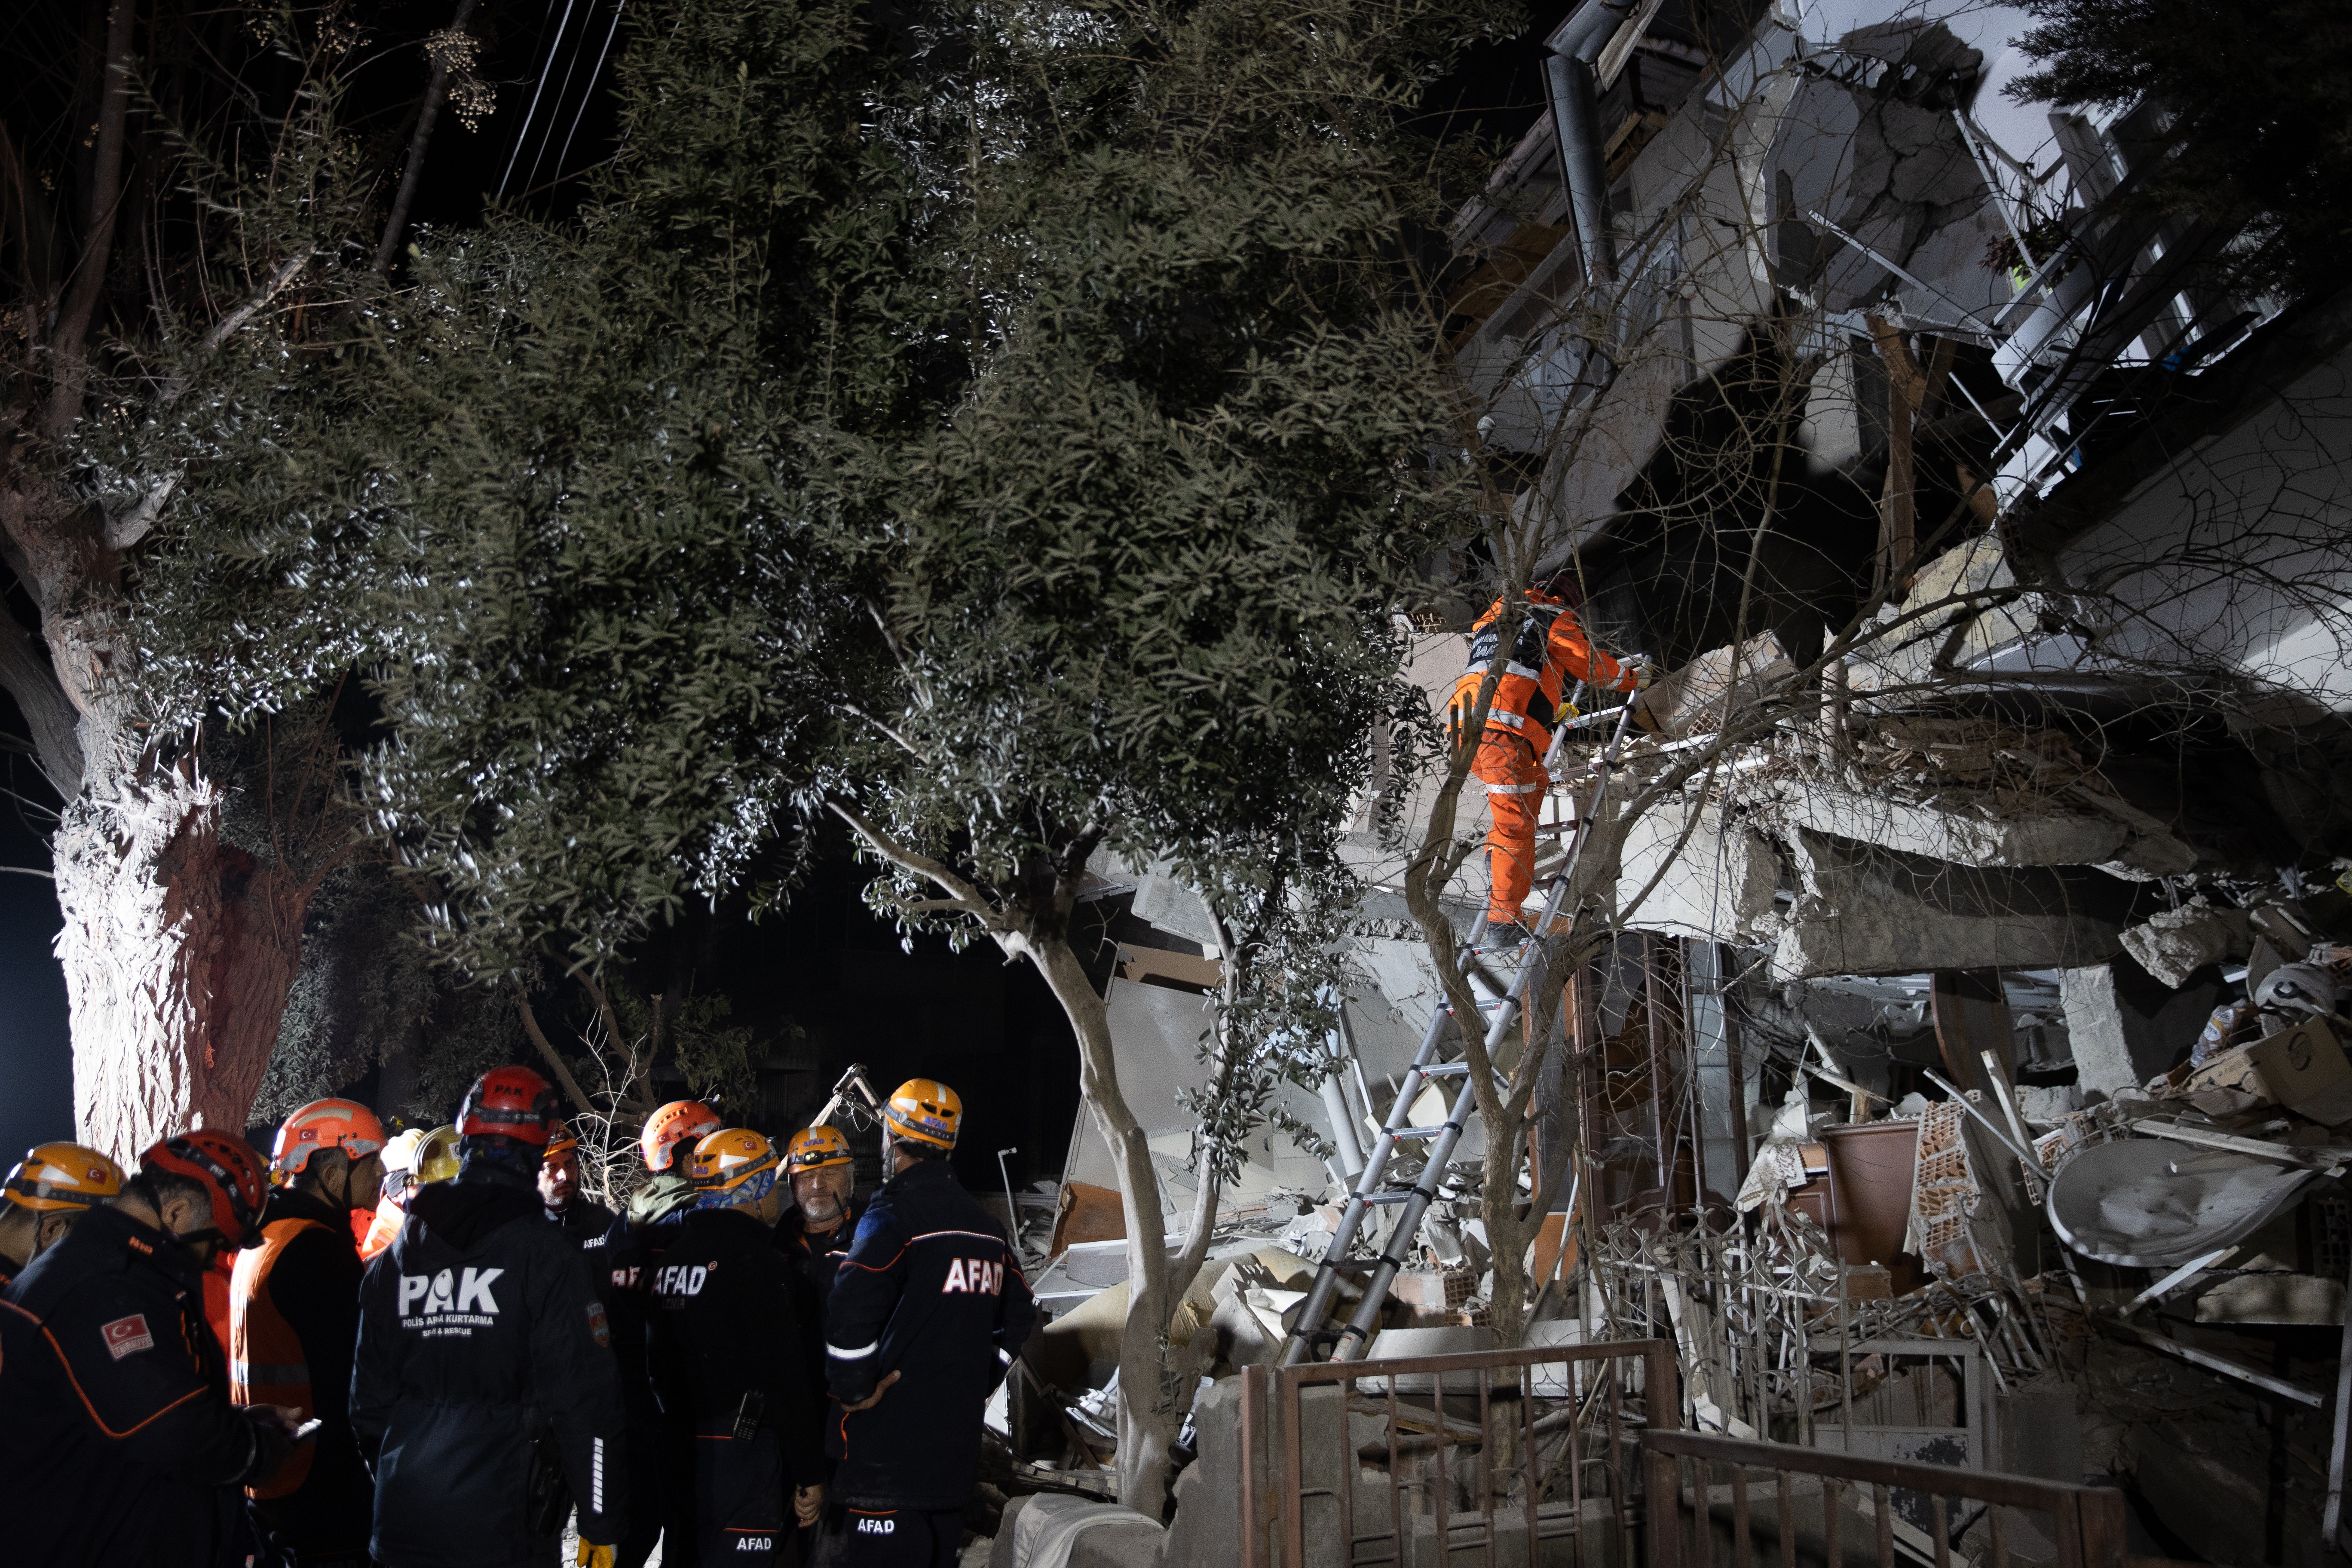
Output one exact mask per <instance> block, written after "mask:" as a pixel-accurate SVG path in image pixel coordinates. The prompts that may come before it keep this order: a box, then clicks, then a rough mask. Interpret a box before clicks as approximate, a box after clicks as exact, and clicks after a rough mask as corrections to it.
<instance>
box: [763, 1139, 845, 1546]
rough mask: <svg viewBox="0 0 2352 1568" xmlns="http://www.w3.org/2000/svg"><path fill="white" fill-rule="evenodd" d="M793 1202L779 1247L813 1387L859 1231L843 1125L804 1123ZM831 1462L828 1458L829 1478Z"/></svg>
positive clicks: (807, 1535)
mask: <svg viewBox="0 0 2352 1568" xmlns="http://www.w3.org/2000/svg"><path fill="white" fill-rule="evenodd" d="M784 1173H785V1175H786V1176H787V1178H789V1179H790V1181H791V1182H792V1184H793V1192H792V1197H793V1206H792V1207H791V1208H789V1209H787V1210H785V1211H784V1217H783V1218H782V1219H781V1220H778V1221H777V1222H776V1250H777V1251H779V1252H781V1253H782V1254H783V1255H784V1260H785V1261H786V1262H788V1263H790V1264H791V1265H792V1279H793V1317H794V1319H795V1320H796V1321H798V1322H799V1324H800V1331H801V1342H802V1345H803V1352H804V1353H805V1356H806V1360H807V1363H808V1376H809V1386H810V1387H811V1388H814V1389H819V1390H822V1389H823V1388H824V1304H825V1302H826V1301H828V1300H831V1299H832V1296H833V1282H834V1279H835V1275H837V1274H838V1273H839V1272H840V1268H841V1260H842V1259H843V1258H847V1257H848V1256H849V1244H850V1242H851V1241H852V1240H853V1239H854V1238H855V1237H856V1234H857V1205H856V1190H857V1174H856V1163H855V1162H854V1160H853V1158H852V1157H851V1155H850V1152H849V1140H848V1139H847V1138H845V1137H844V1136H843V1135H842V1131H841V1129H839V1128H838V1127H803V1128H802V1129H801V1130H800V1131H798V1132H795V1133H793V1141H792V1142H791V1143H790V1144H788V1145H786V1147H785V1151H784ZM832 1468H833V1466H832V1461H831V1460H827V1461H826V1463H825V1469H826V1472H827V1475H826V1479H828V1480H830V1479H832V1477H831V1470H832ZM800 1535H801V1544H800V1555H801V1560H802V1561H803V1562H806V1561H808V1560H809V1558H810V1557H811V1556H813V1555H814V1552H815V1551H816V1526H815V1524H814V1522H810V1523H804V1524H803V1525H802V1526H801V1527H800Z"/></svg>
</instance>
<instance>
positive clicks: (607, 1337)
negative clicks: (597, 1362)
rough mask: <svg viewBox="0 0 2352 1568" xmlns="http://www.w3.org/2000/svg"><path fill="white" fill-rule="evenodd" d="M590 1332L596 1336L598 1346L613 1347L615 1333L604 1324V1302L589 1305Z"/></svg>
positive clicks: (592, 1302)
mask: <svg viewBox="0 0 2352 1568" xmlns="http://www.w3.org/2000/svg"><path fill="white" fill-rule="evenodd" d="M588 1331H589V1332H590V1333H592V1334H593V1335H595V1336H596V1342H597V1344H599V1345H601V1346H604V1347H607V1348H609V1347H610V1346H611V1345H612V1342H613V1331H612V1330H611V1329H610V1328H609V1327H607V1326H606V1324H605V1322H604V1303H603V1302H602V1301H591V1302H590V1303H589V1304H588Z"/></svg>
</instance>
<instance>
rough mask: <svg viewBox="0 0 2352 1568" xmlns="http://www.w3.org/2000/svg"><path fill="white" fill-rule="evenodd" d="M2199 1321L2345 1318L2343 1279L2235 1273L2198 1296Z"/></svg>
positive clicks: (2323, 1320)
mask: <svg viewBox="0 0 2352 1568" xmlns="http://www.w3.org/2000/svg"><path fill="white" fill-rule="evenodd" d="M2197 1321H2199V1322H2200V1323H2312V1324H2340V1323H2341V1322H2343V1321H2344V1281H2343V1280H2341V1279H2319V1278H2317V1277H2316V1276H2314V1275H2310V1274H2238V1275H2233V1276H2231V1278H2229V1279H2223V1280H2222V1281H2221V1283H2219V1284H2217V1285H2215V1286H2213V1287H2212V1288H2211V1289H2208V1290H2206V1291H2204V1292H2203V1293H2202V1294H2200V1296H2199V1297H2198V1298H2197Z"/></svg>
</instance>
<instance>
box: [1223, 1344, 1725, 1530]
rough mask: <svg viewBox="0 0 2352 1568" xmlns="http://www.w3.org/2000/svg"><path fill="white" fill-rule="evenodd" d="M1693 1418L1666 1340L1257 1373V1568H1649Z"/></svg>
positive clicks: (1252, 1414) (1247, 1499)
mask: <svg viewBox="0 0 2352 1568" xmlns="http://www.w3.org/2000/svg"><path fill="white" fill-rule="evenodd" d="M1681 1405H1682V1397H1681V1384H1680V1378H1679V1374H1678V1373H1677V1372H1676V1369H1675V1353H1674V1346H1673V1345H1672V1343H1671V1342H1668V1341H1665V1340H1629V1341H1618V1342H1608V1343H1601V1344H1590V1345H1541V1346H1529V1347H1527V1348H1524V1349H1520V1350H1512V1351H1487V1352H1474V1353H1471V1354H1467V1355H1441V1356H1417V1357H1411V1358H1405V1359H1397V1360H1381V1361H1369V1362H1311V1363H1304V1364H1301V1365H1297V1366H1286V1367H1251V1368H1248V1369H1246V1370H1245V1371H1244V1373H1243V1383H1242V1467H1243V1476H1244V1483H1243V1487H1242V1519H1241V1530H1242V1540H1243V1542H1244V1547H1243V1564H1244V1568H1274V1565H1276V1564H1279V1565H1280V1568H1371V1565H1373V1564H1395V1565H1396V1568H1407V1565H1409V1564H1452V1563H1462V1562H1465V1561H1476V1559H1477V1557H1478V1556H1479V1555H1481V1554H1483V1556H1484V1559H1485V1561H1486V1563H1487V1564H1488V1565H1489V1568H1501V1565H1502V1564H1505V1563H1519V1562H1524V1563H1527V1564H1528V1568H1536V1564H1538V1563H1557V1562H1571V1563H1576V1564H1578V1565H1579V1568H1633V1563H1634V1561H1635V1560H1634V1555H1633V1553H1634V1552H1635V1543H1636V1542H1637V1540H1638V1539H1640V1537H1641V1536H1642V1535H1643V1533H1644V1532H1643V1531H1642V1530H1641V1522H1642V1521H1641V1507H1642V1500H1641V1490H1642V1485H1643V1466H1642V1458H1641V1456H1642V1452H1643V1450H1642V1447H1641V1444H1642V1441H1643V1436H1644V1433H1645V1430H1646V1428H1647V1426H1648V1424H1649V1423H1650V1422H1651V1421H1652V1420H1654V1419H1656V1420H1661V1421H1662V1422H1663V1423H1664V1424H1665V1425H1669V1426H1672V1425H1678V1424H1679V1422H1680V1419H1681ZM1653 1533H1654V1532H1653ZM1465 1552H1468V1553H1469V1554H1470V1555H1468V1556H1467V1557H1465V1555H1464V1554H1465ZM1563 1554H1564V1555H1563ZM1651 1568H1662V1565H1659V1564H1656V1563H1654V1562H1653V1563H1652V1565H1651Z"/></svg>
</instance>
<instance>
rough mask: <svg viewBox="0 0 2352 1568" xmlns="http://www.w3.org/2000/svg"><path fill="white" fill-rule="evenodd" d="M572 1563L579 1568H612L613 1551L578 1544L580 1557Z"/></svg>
mask: <svg viewBox="0 0 2352 1568" xmlns="http://www.w3.org/2000/svg"><path fill="white" fill-rule="evenodd" d="M573 1561H574V1562H576V1563H578V1564H579V1568H613V1549H612V1548H611V1547H609V1546H599V1545H597V1544H596V1543H595V1542H592V1541H583V1542H581V1543H580V1555H579V1556H578V1557H577V1558H575V1559H574V1560H573Z"/></svg>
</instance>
